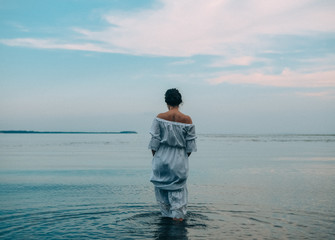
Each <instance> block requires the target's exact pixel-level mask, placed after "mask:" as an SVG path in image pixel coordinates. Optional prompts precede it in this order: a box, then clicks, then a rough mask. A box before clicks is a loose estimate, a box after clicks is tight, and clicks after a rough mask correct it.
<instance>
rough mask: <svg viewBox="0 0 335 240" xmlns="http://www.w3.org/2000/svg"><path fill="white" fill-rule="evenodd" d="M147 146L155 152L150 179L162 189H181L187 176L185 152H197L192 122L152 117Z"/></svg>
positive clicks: (187, 166)
mask: <svg viewBox="0 0 335 240" xmlns="http://www.w3.org/2000/svg"><path fill="white" fill-rule="evenodd" d="M150 134H151V140H150V143H149V146H148V148H149V149H152V150H154V151H156V153H155V156H154V157H153V159H152V175H151V179H150V181H151V182H152V183H153V184H154V185H155V187H157V188H159V189H162V190H179V189H183V188H184V186H185V184H186V180H187V177H188V171H189V162H188V155H187V153H190V152H195V151H197V147H196V142H195V140H196V134H195V126H194V124H186V123H179V122H172V121H167V120H164V119H160V118H155V119H154V121H153V123H152V126H151V130H150Z"/></svg>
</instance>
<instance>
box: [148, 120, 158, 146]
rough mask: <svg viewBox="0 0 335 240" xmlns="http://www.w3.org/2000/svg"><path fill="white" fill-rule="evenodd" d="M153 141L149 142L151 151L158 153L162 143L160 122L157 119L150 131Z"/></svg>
mask: <svg viewBox="0 0 335 240" xmlns="http://www.w3.org/2000/svg"><path fill="white" fill-rule="evenodd" d="M150 134H151V140H150V142H149V146H148V148H149V149H152V150H154V151H157V150H158V148H159V145H160V142H161V136H160V128H159V122H158V120H157V119H154V121H153V122H152V125H151V129H150Z"/></svg>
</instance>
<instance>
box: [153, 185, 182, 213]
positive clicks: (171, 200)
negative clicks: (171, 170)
mask: <svg viewBox="0 0 335 240" xmlns="http://www.w3.org/2000/svg"><path fill="white" fill-rule="evenodd" d="M155 196H156V200H157V202H158V204H159V207H160V210H161V213H162V216H163V217H170V218H185V215H186V213H187V210H186V207H187V199H188V192H187V188H186V185H185V186H184V187H183V188H182V189H179V190H174V191H168V190H162V189H160V188H157V187H155Z"/></svg>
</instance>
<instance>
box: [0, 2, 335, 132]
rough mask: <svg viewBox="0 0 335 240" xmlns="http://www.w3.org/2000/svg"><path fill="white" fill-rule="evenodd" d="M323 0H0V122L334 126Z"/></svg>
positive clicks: (66, 126)
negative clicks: (177, 117)
mask: <svg viewBox="0 0 335 240" xmlns="http://www.w3.org/2000/svg"><path fill="white" fill-rule="evenodd" d="M334 10H335V2H334V1H330V0H328V1H327V0H321V1H320V0H297V1H289V0H282V1H272V0H271V1H259V0H257V1H256V0H248V1H234V0H211V1H207V0H192V1H191V0H160V1H158V0H150V1H149V0H148V1H145V0H144V1H133V0H94V1H93V0H80V1H79V0H57V1H55V0H28V1H27V0H0V29H1V31H0V91H1V96H0V111H1V114H0V129H7V130H9V129H27V130H64V131H121V130H136V131H138V132H140V133H146V132H147V131H148V129H149V127H150V125H151V121H152V119H153V117H154V116H156V114H157V113H159V112H163V111H166V106H165V103H164V92H165V91H166V90H167V89H168V88H172V87H176V88H178V89H179V90H180V91H181V93H182V94H183V98H184V104H183V106H182V107H181V111H183V112H185V113H186V114H189V115H191V117H192V118H193V121H194V123H195V124H196V125H197V131H198V132H199V133H251V134H252V133H335V41H334V40H335V17H334V12H335V11H334Z"/></svg>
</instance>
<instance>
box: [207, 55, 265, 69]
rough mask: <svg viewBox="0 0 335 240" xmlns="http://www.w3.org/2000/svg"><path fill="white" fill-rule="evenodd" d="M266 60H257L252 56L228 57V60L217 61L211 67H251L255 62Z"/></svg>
mask: <svg viewBox="0 0 335 240" xmlns="http://www.w3.org/2000/svg"><path fill="white" fill-rule="evenodd" d="M266 61H267V59H265V58H256V57H252V56H241V57H233V56H232V57H227V58H226V59H219V60H215V61H214V62H212V63H211V64H209V65H208V66H209V67H228V66H250V65H252V64H253V63H255V62H266Z"/></svg>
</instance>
